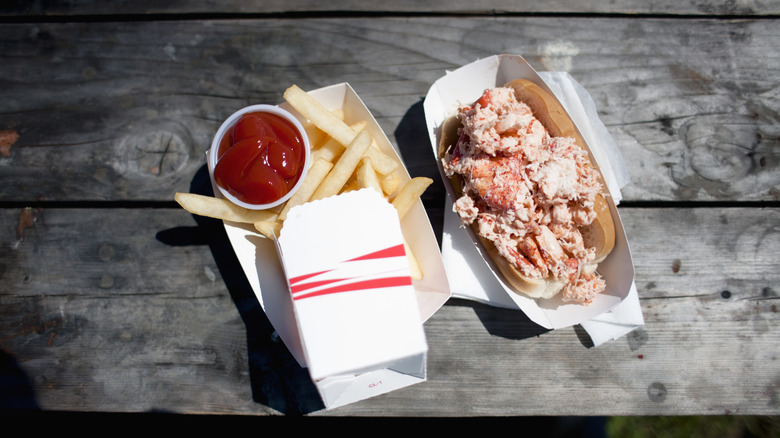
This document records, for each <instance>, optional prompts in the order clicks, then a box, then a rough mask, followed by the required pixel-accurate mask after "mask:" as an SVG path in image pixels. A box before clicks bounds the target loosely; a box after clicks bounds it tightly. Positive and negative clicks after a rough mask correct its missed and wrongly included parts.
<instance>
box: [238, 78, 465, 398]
mask: <svg viewBox="0 0 780 438" xmlns="http://www.w3.org/2000/svg"><path fill="white" fill-rule="evenodd" d="M308 92H309V94H311V95H312V96H313V97H314V98H315V99H317V100H318V101H319V102H320V103H322V104H323V105H324V106H325V107H326V108H328V109H329V110H331V111H335V110H343V113H344V117H345V121H346V122H347V123H350V124H352V123H355V122H357V121H359V120H365V121H367V122H368V126H367V128H366V129H368V130H369V132H370V133H371V135H372V136H373V137H374V140H375V141H376V142H377V144H378V145H379V147H380V148H381V149H382V150H383V151H384V152H385V153H387V154H390V155H391V156H394V157H396V158H398V159H399V160H400V157H399V155H398V152H397V151H396V150H395V148H394V147H393V145H392V144H391V143H390V141H389V140H388V138H387V136H386V135H385V134H384V132H383V131H382V129H381V127H380V126H379V124H378V123H377V122H376V120H375V119H374V117H373V116H372V115H371V113H370V111H369V110H368V108H366V106H365V105H364V103H363V102H362V101H361V99H360V97H359V96H358V95H357V94H356V93H355V91H354V90H353V89H352V88H351V87H350V86H349V84H347V83H341V84H335V85H331V86H328V87H324V88H321V89H318V90H310V91H308ZM280 106H281V107H283V108H285V109H287V110H288V111H290V112H292V113H293V114H295V115H296V116H297V117H300V118H301V119H302V117H301V116H300V115H299V114H298V113H297V112H296V111H295V110H294V109H293V108H291V107H290V106H289V105H288V104H287V103H282V104H281V105H280ZM396 173H397V174H398V175H399V176H400V178H401V182H402V183H405V182H407V181H409V180H410V179H411V178H410V176H409V174H408V172H407V171H406V169H405V167H404V166H400V167H399V168H398V169H397V170H396ZM292 210H293V209H291V212H292ZM401 230H402V233H403V235H404V236H405V237H406V241H407V243H408V244H409V246H410V247H411V250H412V252H413V253H414V255H415V256H416V257H417V260H418V262H419V263H420V266H421V268H422V271H423V273H424V276H423V278H422V279H419V280H413V281H412V286H413V289H414V295H415V298H416V304H417V308H418V315H419V318H420V319H421V321H422V322H424V321H426V320H427V319H428V318H430V317H431V316H432V315H433V314H434V313H435V312H436V311H437V310H438V309H439V308H440V307H441V306H442V305H444V303H445V302H446V301H447V300H448V299H449V297H450V295H451V292H450V286H449V281H448V278H447V274H446V271H445V269H444V263H443V261H442V258H441V252H440V248H439V244H438V241H437V239H436V236H435V234H434V232H433V229H432V228H431V224H430V221H429V219H428V216H427V214H426V212H425V209H424V207H423V205H422V202H418V203H417V205H415V206H414V207H413V208H412V209H411V210H410V211H409V213H407V215H406V216H405V217H404V220H403V221H402V223H401ZM225 231H226V233H227V236H228V238H229V239H230V242H231V245H232V246H233V249H234V251H235V253H236V256H237V258H238V260H239V263H240V264H241V267H242V269H243V271H244V273H245V274H246V277H247V280H248V281H249V284H250V285H251V287H252V289H253V290H254V292H255V295H256V296H257V299H258V301H259V303H260V305H261V306H262V307H263V309H264V311H265V313H266V315H267V316H268V319H269V321H270V322H271V324H273V326H274V329H275V330H276V332H277V333H278V334H279V337H280V338H281V339H282V341H284V343H285V345H286V346H287V348H288V349H289V350H290V352H291V353H292V355H293V356H294V357H295V358H296V360H297V361H298V363H299V364H300V365H301V366H304V367H308V364H307V358H306V355H305V352H304V346H303V343H302V339H301V333H300V331H299V329H298V325H297V324H296V317H295V312H294V308H293V300H291V299H290V291H289V289H288V284H287V279H286V277H285V275H284V272H283V267H282V265H281V262H280V259H279V256H278V253H277V248H276V246H275V243H274V242H273V241H272V240H270V239H266V238H265V237H263V236H262V235H260V234H259V233H258V232H257V231H256V230H255V229H254V228H253V227H252V226H251V225H244V224H237V223H232V222H225ZM425 372H426V370H425V361H424V359H423V360H422V363H420V361H419V360H416V359H411V360H409V361H406V362H403V361H401V362H397V363H396V364H394V365H393V368H392V369H391V368H389V367H383V366H382V364H377V367H375V370H374V371H372V372H370V373H362V374H360V373H350V374H346V375H337V376H330V377H327V378H323V379H320V380H318V381H315V384H316V385H317V388H318V389H319V390H320V394H321V395H322V396H323V401H324V402H325V406H326V407H327V408H333V407H336V406H341V405H343V404H347V403H351V402H354V401H357V400H361V399H364V398H367V397H370V396H373V395H376V394H378V393H381V392H380V391H384V392H386V390H390V389H392V388H400V387H402V386H407V385H411V384H413V383H417V382H421V381H424V380H425V378H426V374H425ZM317 374H318V375H319V372H317ZM378 382H381V384H379V383H378Z"/></svg>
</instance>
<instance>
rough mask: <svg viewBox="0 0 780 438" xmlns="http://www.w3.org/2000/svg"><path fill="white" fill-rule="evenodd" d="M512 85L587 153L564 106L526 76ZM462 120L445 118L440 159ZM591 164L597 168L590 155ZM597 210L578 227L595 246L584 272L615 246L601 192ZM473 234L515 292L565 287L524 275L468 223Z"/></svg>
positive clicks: (458, 187) (555, 132)
mask: <svg viewBox="0 0 780 438" xmlns="http://www.w3.org/2000/svg"><path fill="white" fill-rule="evenodd" d="M505 87H508V88H512V89H513V90H514V92H515V96H516V97H517V100H519V101H522V102H524V103H525V104H527V105H528V106H529V107H530V108H531V110H532V112H533V114H534V116H535V117H536V118H537V119H538V120H539V121H540V122H541V123H542V125H543V126H544V127H545V128H546V129H547V131H548V132H549V134H550V135H551V136H553V137H571V138H574V140H575V143H576V144H577V145H578V146H579V147H580V148H582V149H583V150H586V151H588V152H590V151H589V150H588V148H587V144H586V143H585V141H584V140H583V138H582V137H581V136H580V134H579V131H578V130H577V128H576V126H575V124H574V122H573V121H572V120H571V118H570V117H569V115H568V114H567V112H566V110H565V109H564V108H563V106H562V105H561V104H560V103H559V102H558V100H557V99H555V98H554V97H552V96H551V95H549V94H548V93H547V92H546V91H545V90H543V89H542V88H541V87H539V86H538V85H537V84H535V83H534V82H532V81H529V80H525V79H517V80H513V81H511V82H509V83H507V84H506V85H505ZM460 127H461V121H460V119H459V118H458V116H452V117H450V118H448V119H447V120H446V121H445V122H444V123H443V124H442V129H441V140H440V142H439V149H438V152H439V158H443V157H444V155H445V154H446V153H447V151H448V150H449V149H450V148H451V147H452V146H453V145H455V144H456V143H457V141H458V139H459V135H460V134H459V128H460ZM590 161H591V165H593V167H594V168H595V169H597V167H596V165H595V163H594V162H593V158H592V156H591V160H590ZM599 174H600V172H599ZM449 181H450V183H451V185H452V188H453V190H454V191H455V193H456V195H457V196H458V197H459V196H461V195H462V181H461V179H460V176H458V175H453V176H451V177H450V178H449ZM594 210H595V212H596V218H595V220H594V221H593V222H592V223H591V224H590V225H588V226H585V227H580V233H581V234H582V236H583V240H584V241H585V245H586V246H587V247H593V248H595V253H596V256H595V259H594V260H593V261H592V262H590V263H589V264H588V265H587V266H584V267H582V269H583V271H585V272H594V271H595V270H596V267H597V264H598V263H600V262H602V261H603V260H604V259H605V258H606V257H607V256H608V255H609V254H610V252H612V249H613V248H614V246H615V224H614V220H613V218H612V214H611V212H610V209H609V205H608V204H607V201H606V199H605V198H604V195H603V194H600V195H598V196H597V197H596V199H595V207H594ZM471 227H472V229H473V230H474V235H475V236H476V237H477V239H478V240H479V241H480V243H481V244H482V247H483V248H484V250H485V252H486V254H487V255H488V256H489V258H490V261H491V262H492V265H493V266H494V267H495V268H497V269H498V271H499V272H500V273H501V276H502V277H503V278H504V280H505V283H506V284H507V285H508V286H509V288H510V289H511V290H513V291H514V292H516V293H521V294H525V295H527V296H529V297H532V298H541V299H546V298H552V297H554V296H555V295H557V294H558V293H559V292H560V291H561V290H562V289H563V288H564V287H565V286H566V281H565V280H560V279H557V280H556V279H553V278H551V277H547V278H534V277H528V276H525V275H523V274H522V273H521V272H520V271H519V270H518V269H516V268H515V266H513V265H512V264H511V263H510V262H509V261H508V260H507V259H506V258H504V257H503V256H501V255H500V254H499V253H498V250H497V249H496V247H495V246H494V245H493V243H492V242H491V241H489V240H488V239H485V238H483V237H481V236H480V235H479V233H478V225H477V222H476V221H474V222H472V224H471Z"/></svg>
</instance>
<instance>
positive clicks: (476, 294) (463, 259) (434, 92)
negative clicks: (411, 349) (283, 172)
mask: <svg viewBox="0 0 780 438" xmlns="http://www.w3.org/2000/svg"><path fill="white" fill-rule="evenodd" d="M518 78H524V79H528V80H531V81H533V82H535V83H536V84H538V85H540V86H541V87H542V88H543V89H545V90H547V91H548V92H551V94H553V93H552V91H551V90H550V89H549V87H548V86H547V84H546V83H545V82H544V81H543V80H542V78H541V77H540V76H539V75H538V74H537V73H536V71H535V70H534V69H533V68H532V67H531V66H530V65H529V64H528V63H527V62H526V61H525V60H524V59H523V58H522V57H520V56H514V55H498V56H492V57H489V58H485V59H482V60H478V61H476V62H474V63H471V64H469V65H466V66H464V67H461V68H459V69H457V70H455V71H452V72H448V73H447V74H446V75H445V76H444V77H442V78H440V79H439V80H437V81H436V82H435V83H434V84H433V86H432V87H431V88H430V90H429V91H428V94H427V96H426V98H425V102H424V110H425V118H426V123H427V127H428V133H429V139H430V143H431V147H432V148H433V153H434V155H435V156H438V144H439V139H440V137H441V125H442V123H443V122H444V121H445V120H446V119H447V118H449V117H451V116H452V115H454V114H455V113H456V111H457V109H458V107H460V106H461V105H468V104H471V103H473V102H474V101H476V100H477V99H478V98H479V97H480V96H481V95H482V93H483V91H484V90H485V89H487V88H493V87H496V86H502V85H504V84H506V83H507V82H509V81H511V80H514V79H518ZM553 95H554V94H553ZM564 107H565V108H567V111H569V113H570V115H571V108H569V107H567V106H566V105H565V104H564ZM573 119H574V120H575V122H576V123H577V127H578V128H579V130H580V133H581V134H582V135H583V137H584V138H585V140H586V142H587V143H588V146H589V148H590V149H591V153H592V155H593V157H594V159H595V160H596V162H597V164H598V166H599V167H600V168H601V170H602V173H603V174H604V178H605V181H606V184H607V187H608V189H609V190H610V193H611V194H612V195H611V196H608V197H607V201H608V203H609V207H610V211H611V212H612V215H613V217H614V218H615V226H616V233H615V239H616V242H615V248H614V250H613V251H612V253H611V254H610V255H609V257H608V258H607V259H606V260H605V261H604V262H602V263H601V264H600V265H599V269H598V271H599V272H600V273H601V274H602V275H603V277H604V279H605V280H606V283H607V289H606V292H605V293H603V294H600V295H598V296H597V297H596V298H595V299H594V302H593V303H592V304H590V305H588V306H582V305H578V304H567V303H563V302H562V300H561V299H560V298H552V299H549V300H534V299H531V298H529V297H526V296H524V295H519V294H517V293H514V292H512V291H511V289H510V288H509V287H508V286H507V285H506V284H505V283H504V280H503V278H502V277H501V274H500V273H499V271H498V270H497V268H495V267H494V266H493V264H492V262H491V261H490V257H488V256H487V254H484V253H483V251H484V249H483V248H482V246H481V245H480V244H479V243H478V242H477V240H476V237H475V236H474V235H473V231H472V230H471V228H470V227H463V226H461V225H460V220H459V218H458V217H457V214H456V213H454V212H452V208H451V207H452V202H454V201H455V199H456V195H455V193H454V191H453V189H452V187H451V186H450V184H449V180H448V178H447V177H446V175H444V171H443V169H442V167H441V163H439V171H440V173H441V175H442V179H443V180H444V182H445V186H447V191H448V201H447V203H446V205H445V208H446V209H447V211H445V220H444V236H443V244H442V252H443V256H444V258H445V266H446V267H447V269H448V273H449V275H450V282H451V284H453V285H455V284H457V285H458V287H457V290H453V296H457V297H462V298H468V299H474V300H477V301H482V302H485V303H487V304H491V305H496V306H501V307H508V308H516V309H520V310H522V311H523V312H524V313H525V314H526V315H527V316H528V317H529V318H530V319H531V320H532V321H534V322H535V323H537V324H539V325H541V326H542V327H545V328H549V329H558V328H562V327H568V326H571V325H575V324H579V323H582V322H585V321H588V320H590V319H592V318H594V317H596V316H598V315H601V314H602V313H604V312H606V311H608V310H610V309H612V308H613V307H615V306H616V305H618V304H619V303H621V302H622V301H623V300H624V299H625V298H626V296H627V295H628V293H629V291H630V290H631V287H632V284H633V279H634V267H633V262H632V259H631V253H630V250H629V247H628V241H627V240H626V236H625V231H624V230H623V224H622V222H621V220H620V216H619V215H618V212H617V208H616V206H615V201H616V199H617V200H619V195H620V194H619V186H620V185H619V183H617V182H616V179H617V178H616V172H615V171H614V170H613V169H612V166H611V163H610V159H609V158H610V157H609V155H608V154H609V151H608V150H607V148H605V147H604V145H602V144H599V143H598V142H597V141H595V140H596V139H597V137H595V136H594V135H592V132H590V131H589V130H586V129H583V127H584V124H582V123H580V122H579V121H578V119H577V118H574V117H573ZM588 127H589V126H588Z"/></svg>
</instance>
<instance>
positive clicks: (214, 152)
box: [207, 105, 311, 210]
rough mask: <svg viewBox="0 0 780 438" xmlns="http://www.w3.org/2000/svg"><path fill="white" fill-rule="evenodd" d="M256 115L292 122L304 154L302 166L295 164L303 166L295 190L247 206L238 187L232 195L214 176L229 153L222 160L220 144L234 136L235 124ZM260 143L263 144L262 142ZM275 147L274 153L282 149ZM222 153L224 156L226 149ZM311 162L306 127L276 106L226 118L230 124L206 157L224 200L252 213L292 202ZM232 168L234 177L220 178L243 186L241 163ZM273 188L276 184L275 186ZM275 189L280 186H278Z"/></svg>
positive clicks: (222, 129) (219, 132)
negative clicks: (241, 181) (218, 165)
mask: <svg viewBox="0 0 780 438" xmlns="http://www.w3.org/2000/svg"><path fill="white" fill-rule="evenodd" d="M253 113H263V114H266V115H270V116H269V117H273V116H278V117H281V118H282V119H284V120H286V121H288V122H290V124H292V127H293V128H294V129H295V130H296V131H297V133H296V134H298V135H299V136H300V138H301V140H302V142H303V151H302V152H303V156H302V157H301V160H299V162H298V163H296V165H299V166H301V170H300V175H299V176H298V179H297V181H296V182H295V183H294V185H292V187H290V188H289V190H286V188H285V190H286V193H284V194H283V195H282V196H281V197H278V198H277V199H268V200H265V201H264V202H263V203H259V202H246V201H244V200H242V199H239V197H241V196H242V195H240V194H238V193H236V189H235V187H234V188H233V190H232V192H231V190H230V189H228V188H225V187H223V186H222V185H221V184H220V181H219V180H218V179H219V178H217V177H215V173H214V171H215V169H216V168H217V164H218V163H219V160H220V159H221V158H223V157H225V156H226V155H227V154H226V153H223V154H222V155H221V156H220V143H221V142H222V140H223V138H225V136H226V135H231V134H232V128H233V126H235V125H236V123H237V122H238V121H239V120H241V118H242V117H243V116H245V115H249V114H253ZM258 141H259V142H260V143H262V141H261V140H258ZM236 145H238V143H236ZM275 146H276V148H274V149H276V150H278V149H279V145H278V144H276V145H275ZM231 147H232V146H231ZM259 147H261V148H262V147H266V146H259ZM223 152H224V148H223ZM276 156H278V154H276ZM310 160H311V151H310V146H309V138H308V136H307V135H306V130H305V129H303V126H302V125H301V123H300V122H299V121H298V119H297V118H295V116H293V115H292V114H291V113H290V112H288V111H286V110H284V109H282V108H280V107H278V106H274V105H251V106H248V107H246V108H242V109H240V110H238V111H236V112H235V113H233V114H232V115H231V116H230V117H228V118H227V120H225V121H224V122H223V123H222V126H220V127H219V130H217V133H216V135H215V136H214V140H212V142H211V149H209V151H208V156H207V161H208V169H209V175H210V176H211V180H212V181H213V182H214V184H215V185H216V186H217V188H218V189H219V191H220V193H221V194H222V196H224V197H225V198H227V199H228V200H230V201H231V202H233V203H234V204H236V205H238V206H240V207H244V208H248V209H251V210H264V209H268V208H272V207H275V206H277V205H280V204H282V203H284V202H286V201H287V200H288V199H290V197H291V196H292V195H293V193H295V191H296V190H298V187H300V186H301V183H302V182H303V179H304V178H305V177H306V172H307V171H308V169H309V163H310ZM272 161H273V160H272ZM225 164H226V165H227V164H228V162H227V161H226V162H225ZM231 164H232V166H231V167H230V169H231V171H230V172H231V174H230V175H220V176H222V177H227V178H230V179H232V180H233V181H238V182H239V183H240V180H241V178H242V175H244V174H243V173H242V172H241V171H240V170H239V168H241V167H242V166H243V163H242V162H240V161H239V162H235V161H234V162H233V163H231ZM246 165H247V166H249V165H251V162H247V163H246ZM232 169H236V170H235V171H233V170H232ZM223 172H224V171H223ZM272 176H273V177H274V178H273V179H278V176H277V175H272ZM254 179H255V181H254V182H255V183H257V182H258V181H257V177H256V176H255V177H254ZM270 180H271V178H269V179H268V181H267V182H268V184H269V185H271V182H272V181H270ZM285 181H286V180H285ZM259 182H260V183H263V182H265V180H263V179H262V177H261V180H260V181H259ZM274 184H276V183H275V182H274ZM276 185H277V186H278V184H276ZM285 190H281V191H285Z"/></svg>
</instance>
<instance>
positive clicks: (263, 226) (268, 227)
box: [254, 219, 282, 239]
mask: <svg viewBox="0 0 780 438" xmlns="http://www.w3.org/2000/svg"><path fill="white" fill-rule="evenodd" d="M254 225H255V229H256V230H257V231H259V232H260V234H262V235H263V236H265V237H267V238H269V239H274V238H276V237H279V232H280V231H281V230H282V221H280V220H273V219H271V220H266V221H258V222H255V224H254Z"/></svg>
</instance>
